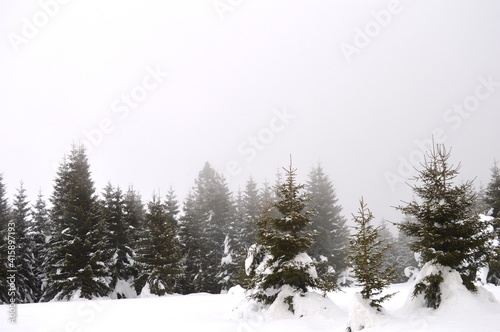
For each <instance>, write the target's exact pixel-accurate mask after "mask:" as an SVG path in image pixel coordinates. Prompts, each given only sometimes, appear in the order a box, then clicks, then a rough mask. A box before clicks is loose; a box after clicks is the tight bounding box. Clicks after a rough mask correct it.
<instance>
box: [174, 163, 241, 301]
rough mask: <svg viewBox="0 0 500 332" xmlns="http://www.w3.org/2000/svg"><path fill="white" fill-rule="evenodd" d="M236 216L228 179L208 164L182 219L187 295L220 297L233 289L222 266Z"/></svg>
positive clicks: (186, 202)
mask: <svg viewBox="0 0 500 332" xmlns="http://www.w3.org/2000/svg"><path fill="white" fill-rule="evenodd" d="M233 215H234V206H233V202H232V199H231V194H230V192H229V189H228V187H227V184H226V182H225V180H224V178H223V177H222V176H221V175H219V174H218V173H217V172H216V171H215V170H214V169H213V168H212V167H211V166H210V164H209V163H206V164H205V166H204V168H203V169H202V170H201V171H200V173H199V175H198V178H197V179H196V181H195V186H194V188H193V191H192V192H191V193H190V194H189V196H188V197H187V198H186V201H185V204H184V215H183V216H182V218H181V230H180V235H181V243H182V245H183V248H184V254H185V255H184V269H185V275H184V280H183V293H194V292H208V293H214V294H218V293H220V291H221V290H222V288H223V287H224V288H228V287H231V286H233V285H232V283H231V282H230V281H229V282H227V283H226V282H225V280H224V278H225V277H226V276H227V273H226V272H224V269H225V268H226V267H227V266H223V265H221V261H222V258H223V257H224V247H225V246H224V243H225V240H226V236H227V235H228V234H229V233H230V229H229V228H230V227H231V225H230V223H231V219H232V218H233Z"/></svg>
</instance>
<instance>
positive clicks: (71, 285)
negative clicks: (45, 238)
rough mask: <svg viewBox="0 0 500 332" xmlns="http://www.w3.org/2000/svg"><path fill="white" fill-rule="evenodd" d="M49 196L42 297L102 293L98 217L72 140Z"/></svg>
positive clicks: (83, 161) (104, 280)
mask: <svg viewBox="0 0 500 332" xmlns="http://www.w3.org/2000/svg"><path fill="white" fill-rule="evenodd" d="M51 202H52V206H53V207H52V210H51V222H52V223H53V229H52V235H51V239H50V241H49V248H50V249H49V252H48V256H49V260H48V262H47V270H46V273H47V276H48V285H47V288H46V290H45V293H44V296H43V300H45V301H50V300H52V299H57V300H63V299H71V298H72V297H74V296H79V297H81V298H86V299H92V298H94V297H101V296H106V295H108V293H109V287H108V282H109V279H108V275H107V268H106V265H105V262H104V260H105V252H104V249H105V248H104V243H103V241H102V239H103V237H104V234H105V229H104V223H103V222H102V220H101V219H100V216H99V212H100V209H99V207H98V202H97V197H96V194H95V189H94V184H93V182H92V180H91V177H90V169H89V164H88V161H87V156H86V154H85V149H84V148H83V146H81V145H80V146H74V147H73V149H72V151H71V153H70V155H69V157H68V158H67V160H65V161H64V162H63V163H62V164H61V166H60V167H59V171H58V173H57V177H56V180H55V185H54V193H53V194H52V197H51Z"/></svg>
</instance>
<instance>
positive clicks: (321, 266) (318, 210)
mask: <svg viewBox="0 0 500 332" xmlns="http://www.w3.org/2000/svg"><path fill="white" fill-rule="evenodd" d="M307 191H308V193H309V195H310V197H311V200H310V201H309V203H308V208H309V209H311V210H313V211H315V214H314V216H313V217H312V223H311V226H310V230H311V231H312V232H314V233H315V234H316V235H315V237H314V242H313V245H312V246H311V248H310V249H309V251H308V254H309V255H310V256H311V258H312V259H313V260H315V261H316V262H317V263H318V266H317V270H318V275H319V276H320V278H323V279H324V280H325V282H329V283H331V284H332V287H335V286H334V285H335V283H336V280H337V277H338V275H339V274H340V273H341V272H342V271H344V270H345V269H346V254H347V248H346V247H347V241H348V236H349V230H348V228H347V226H346V220H345V218H344V217H343V216H342V214H341V213H342V207H341V206H340V205H339V204H338V199H337V195H336V193H335V189H334V187H333V184H332V182H331V181H330V179H329V178H328V176H327V175H326V174H325V173H324V171H323V168H322V167H321V165H319V164H318V166H316V167H314V168H313V169H312V170H311V172H310V173H309V181H308V182H307Z"/></svg>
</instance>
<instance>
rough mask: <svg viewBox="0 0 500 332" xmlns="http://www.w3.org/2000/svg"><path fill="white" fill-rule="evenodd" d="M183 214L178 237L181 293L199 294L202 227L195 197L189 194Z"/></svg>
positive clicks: (200, 285) (201, 261)
mask: <svg viewBox="0 0 500 332" xmlns="http://www.w3.org/2000/svg"><path fill="white" fill-rule="evenodd" d="M183 210H184V214H183V216H182V217H181V218H180V225H179V226H180V230H179V235H180V239H181V245H182V249H183V250H182V251H183V254H184V257H183V259H182V262H183V270H184V276H183V278H182V280H181V292H182V293H183V294H190V293H196V292H200V291H201V289H202V273H201V272H202V266H203V261H204V257H203V255H204V252H203V250H204V248H203V244H202V243H201V238H202V225H201V223H200V222H199V219H198V215H197V208H196V203H195V197H194V194H193V193H192V192H189V193H188V195H187V197H186V200H185V201H184V207H183Z"/></svg>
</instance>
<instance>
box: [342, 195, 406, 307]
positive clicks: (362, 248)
mask: <svg viewBox="0 0 500 332" xmlns="http://www.w3.org/2000/svg"><path fill="white" fill-rule="evenodd" d="M359 204H360V208H359V210H358V215H353V218H354V222H355V223H356V226H355V230H356V232H355V234H354V235H353V236H352V237H351V238H350V240H349V249H350V253H349V260H350V263H351V266H352V268H353V270H354V275H355V276H356V280H357V283H358V286H362V287H363V288H362V289H361V295H362V298H363V299H365V300H369V301H370V306H372V307H374V308H376V309H377V310H379V311H380V309H381V307H382V306H381V303H383V302H384V301H385V300H387V299H389V298H390V297H392V296H393V295H394V294H387V295H384V296H380V295H381V294H382V292H383V290H384V289H385V288H386V287H387V286H389V285H390V283H391V282H392V281H393V280H394V279H395V274H396V273H395V271H394V268H393V267H388V266H386V265H385V264H384V255H385V253H386V252H387V250H388V249H389V248H390V244H388V243H385V241H384V240H383V239H382V237H381V232H382V231H383V228H382V227H380V226H379V227H374V226H373V224H372V219H373V214H372V213H371V211H370V210H369V209H368V208H367V206H366V204H365V202H364V201H363V198H361V200H360V202H359Z"/></svg>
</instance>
